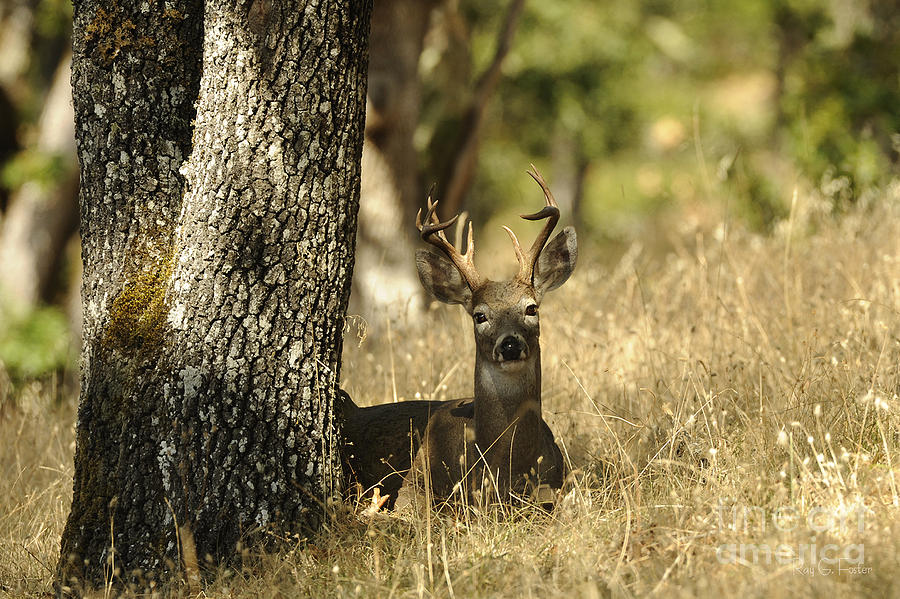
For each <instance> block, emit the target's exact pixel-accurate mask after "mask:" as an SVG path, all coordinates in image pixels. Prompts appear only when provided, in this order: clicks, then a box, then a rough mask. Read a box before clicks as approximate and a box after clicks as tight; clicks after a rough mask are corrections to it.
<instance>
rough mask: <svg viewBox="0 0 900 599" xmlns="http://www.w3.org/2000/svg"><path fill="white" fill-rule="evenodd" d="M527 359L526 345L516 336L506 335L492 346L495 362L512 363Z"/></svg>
mask: <svg viewBox="0 0 900 599" xmlns="http://www.w3.org/2000/svg"><path fill="white" fill-rule="evenodd" d="M527 357H528V345H527V344H526V343H525V340H524V339H522V338H521V337H520V336H518V335H515V334H513V335H506V336H503V337H501V338H500V341H498V342H497V344H496V345H495V346H494V359H495V360H496V361H497V362H514V361H516V360H524V359H525V358H527Z"/></svg>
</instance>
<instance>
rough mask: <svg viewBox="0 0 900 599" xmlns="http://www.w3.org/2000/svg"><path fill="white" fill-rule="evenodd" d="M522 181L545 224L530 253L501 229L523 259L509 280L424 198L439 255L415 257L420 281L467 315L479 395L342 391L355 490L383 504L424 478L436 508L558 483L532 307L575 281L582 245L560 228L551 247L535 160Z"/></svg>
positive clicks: (549, 202)
mask: <svg viewBox="0 0 900 599" xmlns="http://www.w3.org/2000/svg"><path fill="white" fill-rule="evenodd" d="M528 174H529V175H530V176H531V177H532V178H533V179H534V180H535V182H537V183H538V185H540V187H541V190H542V191H543V194H544V199H545V205H544V207H543V208H542V209H541V210H540V211H538V212H536V213H534V214H526V215H522V218H523V219H526V220H529V221H544V227H543V229H542V230H541V232H540V233H539V234H538V235H537V237H536V239H535V241H534V242H533V243H532V245H531V248H530V249H529V250H528V251H527V252H526V251H524V250H523V249H522V246H521V245H520V243H519V241H518V239H517V238H516V235H515V234H514V233H513V232H512V230H511V229H509V227H505V226H504V227H503V228H504V230H505V231H506V232H507V234H508V235H509V237H510V240H511V241H512V244H513V250H514V252H515V256H516V259H517V261H518V264H519V270H518V272H517V273H516V275H515V276H514V277H513V278H512V279H510V280H507V281H492V280H489V279H487V278H486V277H484V276H482V275H481V273H480V272H479V271H478V270H477V268H476V267H475V263H474V254H475V245H474V232H473V227H472V223H471V222H466V223H464V225H463V230H464V232H465V238H466V244H465V252H462V251H460V249H457V248H456V247H455V246H454V245H453V244H451V243H450V242H449V241H448V240H447V237H446V235H445V233H444V231H446V230H447V229H448V228H450V227H451V226H453V225H454V224H456V222H457V220H458V219H459V215H458V214H457V215H456V216H454V217H453V218H451V219H449V220H446V221H441V220H440V219H439V218H438V217H437V214H436V211H437V205H438V202H437V201H432V198H431V195H430V194H429V197H428V199H427V201H426V212H425V216H424V219H423V218H422V211H421V210H420V211H419V213H418V214H417V216H416V228H417V229H418V231H419V233H420V236H421V238H422V240H423V241H424V242H426V243H428V244H429V245H431V246H433V247H434V248H436V249H437V250H438V251H437V252H435V251H433V250H430V249H419V250H417V251H416V269H417V271H418V275H419V280H420V282H421V283H422V286H423V287H424V288H425V290H426V291H427V292H428V293H429V294H431V295H432V296H433V297H434V298H435V299H437V300H438V301H441V302H444V303H447V304H459V305H461V306H462V307H463V308H464V309H465V311H466V312H467V313H468V314H469V316H470V317H471V318H472V323H473V330H474V337H475V377H474V378H475V380H474V396H473V397H471V398H464V399H452V400H443V401H428V400H420V401H409V402H400V403H394V404H382V405H378V406H372V407H369V408H359V407H356V406H355V404H353V402H352V400H350V398H349V397H348V396H346V394H344V395H343V396H342V398H343V399H342V401H343V403H342V405H343V409H344V411H345V418H346V425H345V437H346V438H347V439H348V443H349V446H350V449H349V450H348V451H347V452H346V453H347V455H348V456H349V457H348V460H347V463H348V466H349V468H350V469H351V470H352V471H354V472H355V476H356V479H357V480H358V481H359V482H360V484H362V485H363V486H368V487H375V486H378V487H379V488H380V490H381V491H383V492H384V493H386V494H388V495H389V496H391V498H390V500H389V502H388V506H389V507H393V506H394V501H395V500H396V498H397V496H401V498H402V499H401V504H407V503H410V502H411V501H412V497H413V495H414V493H416V492H417V491H416V489H418V488H419V487H420V484H421V483H424V484H425V486H426V487H427V489H428V494H429V495H430V497H431V498H432V500H433V501H434V502H439V501H446V500H450V499H452V498H453V497H454V496H457V497H458V498H461V499H464V498H466V499H467V498H474V497H481V498H485V497H486V496H487V495H488V494H490V495H491V496H493V497H499V498H500V499H501V501H505V500H507V499H508V498H509V497H511V495H510V494H511V493H512V494H530V495H531V496H532V497H536V498H538V499H539V500H540V501H541V502H543V501H544V500H543V499H542V498H543V497H546V491H547V490H548V489H549V490H556V489H559V488H561V487H562V484H563V478H564V475H565V464H564V462H563V457H562V453H561V452H560V450H559V447H558V446H557V445H556V442H555V441H554V437H553V432H552V431H551V430H550V427H549V426H548V425H547V423H546V422H545V421H544V419H543V417H542V413H541V348H540V321H539V313H538V309H539V307H540V304H541V301H542V299H543V297H544V294H545V293H546V292H548V291H551V290H553V289H556V288H558V287H559V286H560V285H562V284H563V283H565V282H566V280H567V279H568V278H569V276H570V275H571V274H572V271H573V270H574V268H575V262H576V258H577V241H576V235H575V230H574V228H572V227H566V228H564V229H563V230H562V231H561V232H560V233H559V234H558V235H557V236H556V237H555V238H554V239H553V240H552V241H549V243H548V240H549V239H550V235H551V233H552V232H553V230H554V228H555V227H556V224H557V222H558V221H559V218H560V212H559V207H558V205H557V203H556V200H555V199H554V198H553V194H552V193H551V191H550V188H549V187H548V186H547V184H546V182H545V181H544V179H543V177H542V176H541V175H540V173H539V172H538V171H537V169H536V168H535V167H534V165H532V169H531V170H530V171H528ZM460 245H462V244H460ZM404 454H405V457H404ZM410 456H414V457H413V458H412V459H411V458H410ZM485 491H488V493H485Z"/></svg>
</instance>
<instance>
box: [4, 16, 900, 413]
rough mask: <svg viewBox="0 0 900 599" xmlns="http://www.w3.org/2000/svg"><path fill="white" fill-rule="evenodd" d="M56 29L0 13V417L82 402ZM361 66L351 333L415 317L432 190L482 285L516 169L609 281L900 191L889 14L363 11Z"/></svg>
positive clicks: (525, 199)
mask: <svg viewBox="0 0 900 599" xmlns="http://www.w3.org/2000/svg"><path fill="white" fill-rule="evenodd" d="M71 10H72V9H71V4H70V2H69V0H2V4H0V395H2V394H3V393H4V391H3V390H4V389H9V388H11V387H12V386H15V385H16V384H18V383H20V382H22V381H27V380H33V379H35V378H41V377H56V378H58V379H59V380H68V381H72V382H74V381H75V380H76V379H77V366H76V359H77V345H78V331H79V329H80V321H79V318H80V303H79V299H78V289H79V273H80V253H79V246H78V236H77V229H78V208H77V184H78V169H77V159H76V156H75V146H74V126H73V122H72V107H71V96H70V91H69V63H70V59H71V56H70V35H71ZM370 45H371V52H370V54H371V57H370V76H369V96H368V106H367V123H366V142H365V148H364V152H363V181H362V199H361V208H360V228H359V241H358V256H357V265H356V276H355V281H354V287H353V297H352V299H351V309H350V312H351V314H355V315H359V317H360V318H361V320H362V321H365V322H366V323H367V324H368V326H369V327H370V329H373V330H377V329H378V328H379V327H381V326H383V325H384V324H386V323H389V322H390V320H391V319H392V318H397V317H398V316H402V317H404V318H408V317H410V314H415V313H416V312H417V311H418V307H419V306H421V304H422V303H423V299H422V298H421V297H420V295H419V285H418V281H417V279H416V276H415V271H414V266H413V258H412V256H413V251H414V248H415V247H416V241H415V236H414V235H412V233H414V228H413V222H414V216H415V212H416V210H417V209H418V208H419V207H420V206H421V205H422V204H423V202H424V197H425V194H426V191H427V189H428V188H429V186H431V185H432V183H433V184H434V185H435V192H434V193H435V197H436V198H438V199H440V200H441V210H442V216H444V217H446V216H449V215H452V214H454V213H456V212H457V211H460V210H465V211H467V212H468V213H469V214H470V215H471V217H472V218H473V219H474V221H475V222H476V223H478V224H479V227H478V229H477V231H476V233H477V240H478V246H479V256H480V258H479V259H478V260H479V266H480V267H481V268H483V269H484V270H485V271H487V272H488V274H494V275H497V274H499V273H502V272H503V270H504V269H508V270H511V269H512V267H513V264H514V259H513V254H512V252H511V251H510V249H509V246H508V243H509V242H508V241H507V240H506V239H505V236H502V233H501V231H500V229H499V226H497V225H498V224H499V223H501V222H502V223H508V224H511V225H515V226H514V227H513V228H514V229H515V230H517V232H518V231H522V235H523V236H525V237H526V238H529V233H528V231H530V229H528V227H527V225H524V226H520V224H519V223H518V222H516V221H519V219H518V218H517V216H516V215H517V214H519V213H523V212H530V211H533V210H534V209H536V208H537V207H539V206H540V205H541V202H542V199H541V195H540V192H539V189H538V187H537V186H536V185H535V184H534V182H533V181H531V180H530V178H528V177H527V176H526V175H525V173H524V171H525V170H526V169H527V168H528V165H529V164H530V163H534V164H535V165H536V166H537V167H538V169H539V170H540V171H541V172H542V173H543V175H544V177H545V179H546V180H547V181H548V182H549V183H550V186H551V188H552V189H553V191H554V193H555V195H556V197H557V199H558V201H559V202H560V204H561V206H562V209H563V213H564V217H563V218H564V221H565V222H567V223H569V224H572V223H574V224H575V225H576V226H577V227H578V231H579V244H580V246H581V248H582V249H581V250H580V253H582V256H585V257H587V256H590V259H591V260H598V261H604V260H609V261H610V262H613V261H614V260H616V259H617V258H618V256H620V255H621V253H622V252H623V251H624V249H625V248H627V247H628V246H629V244H630V243H631V242H632V241H633V240H641V242H642V244H643V245H644V246H645V247H647V248H649V249H651V250H655V251H665V250H666V249H667V248H669V247H672V246H673V245H674V244H677V243H679V241H678V240H679V239H681V238H685V237H686V236H692V235H695V234H696V232H698V231H708V232H715V231H716V230H717V228H720V227H721V226H722V225H723V223H726V224H727V223H731V222H734V223H736V224H739V225H740V226H744V227H747V228H750V229H753V230H756V231H758V232H761V233H764V234H767V233H776V232H777V231H778V228H779V227H780V226H781V225H782V223H784V222H785V220H786V219H787V217H788V216H789V215H790V214H791V211H792V202H794V198H795V197H797V195H800V196H802V197H803V198H805V200H804V209H805V210H809V211H817V212H819V213H825V214H837V215H839V214H840V213H841V211H842V210H845V209H847V208H848V207H849V206H850V205H852V204H853V203H858V202H861V201H869V200H870V199H871V198H884V197H888V196H886V195H884V194H882V195H879V194H878V192H879V190H880V189H883V188H884V187H885V186H887V185H888V184H890V183H891V181H892V180H893V179H895V178H896V177H897V175H898V165H900V0H878V1H877V2H876V1H874V0H872V1H867V0H821V1H814V0H773V1H770V2H765V1H759V0H730V1H728V2H725V1H718V0H707V1H704V2H701V1H698V0H694V1H692V0H687V1H685V0H680V1H678V2H675V1H674V0H645V1H621V2H615V3H600V2H596V0H557V1H555V2H534V1H532V2H526V1H525V0H504V1H494V0H490V1H488V0H477V1H476V0H375V14H374V16H373V23H372V33H371V44H370ZM872 201H875V200H872ZM793 208H794V209H795V210H796V209H797V206H796V204H794V205H793ZM501 236H502V237H501ZM495 248H499V249H496V250H495Z"/></svg>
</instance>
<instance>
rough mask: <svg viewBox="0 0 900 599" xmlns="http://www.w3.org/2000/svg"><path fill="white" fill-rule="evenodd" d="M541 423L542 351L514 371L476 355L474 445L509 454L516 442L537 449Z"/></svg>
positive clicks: (482, 449) (484, 449)
mask: <svg viewBox="0 0 900 599" xmlns="http://www.w3.org/2000/svg"><path fill="white" fill-rule="evenodd" d="M540 423H541V354H540V349H538V350H537V351H535V352H534V353H533V354H532V355H531V356H530V357H529V358H528V359H527V360H526V361H525V363H524V364H522V365H521V367H519V368H517V369H515V370H506V369H504V368H502V367H501V366H500V365H499V364H497V363H496V362H491V361H489V360H487V359H483V358H481V356H480V355H476V358H475V441H476V442H477V443H478V446H479V448H480V449H481V451H487V448H488V447H491V446H493V447H495V448H496V449H501V448H502V451H503V452H504V453H506V452H508V450H509V441H510V440H512V439H513V438H515V439H519V440H521V441H522V443H521V444H520V443H518V442H517V443H516V446H520V445H521V446H535V447H536V445H537V439H538V438H539V437H538V435H539V434H540ZM498 440H499V441H498Z"/></svg>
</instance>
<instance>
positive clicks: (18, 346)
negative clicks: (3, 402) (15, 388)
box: [0, 307, 70, 379]
mask: <svg viewBox="0 0 900 599" xmlns="http://www.w3.org/2000/svg"><path fill="white" fill-rule="evenodd" d="M0 322H2V324H0V362H2V363H3V367H4V368H5V369H6V370H7V371H8V372H9V373H10V374H11V375H12V376H13V377H14V378H16V379H26V378H33V377H38V376H41V375H43V374H48V373H50V372H53V371H56V370H60V369H62V368H64V367H65V366H66V365H67V364H68V362H69V338H70V337H69V327H68V324H67V321H66V317H65V315H64V314H63V313H62V311H61V310H59V309H58V308H53V307H40V308H35V309H34V310H32V311H30V312H28V313H27V314H25V315H21V316H18V315H11V314H8V313H0Z"/></svg>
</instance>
